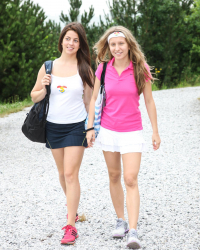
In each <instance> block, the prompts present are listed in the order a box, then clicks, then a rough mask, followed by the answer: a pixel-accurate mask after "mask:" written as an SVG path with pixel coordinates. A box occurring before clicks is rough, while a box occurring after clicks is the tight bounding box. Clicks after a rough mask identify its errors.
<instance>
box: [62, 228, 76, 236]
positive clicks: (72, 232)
mask: <svg viewBox="0 0 200 250" xmlns="http://www.w3.org/2000/svg"><path fill="white" fill-rule="evenodd" d="M62 230H65V232H64V237H65V235H73V236H76V232H75V230H73V228H72V226H71V225H67V226H65V227H63V228H62Z"/></svg>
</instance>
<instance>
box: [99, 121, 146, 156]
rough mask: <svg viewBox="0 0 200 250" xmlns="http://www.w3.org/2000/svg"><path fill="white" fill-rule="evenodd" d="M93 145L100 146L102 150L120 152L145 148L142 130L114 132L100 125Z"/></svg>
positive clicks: (124, 152) (142, 150)
mask: <svg viewBox="0 0 200 250" xmlns="http://www.w3.org/2000/svg"><path fill="white" fill-rule="evenodd" d="M95 146H97V147H100V148H101V149H102V150H103V151H110V152H120V154H126V153H132V152H144V151H146V148H147V145H146V142H145V140H144V137H143V130H138V131H132V132H116V131H112V130H109V129H106V128H103V127H101V126H100V131H99V135H98V136H97V138H96V140H95Z"/></svg>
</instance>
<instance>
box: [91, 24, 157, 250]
mask: <svg viewBox="0 0 200 250" xmlns="http://www.w3.org/2000/svg"><path fill="white" fill-rule="evenodd" d="M94 49H95V51H96V53H97V62H98V63H100V64H99V66H98V68H97V71H96V73H95V75H96V80H95V86H94V92H93V96H92V99H91V102H90V108H89V121H88V129H89V130H88V131H87V136H86V137H87V143H88V146H89V147H92V146H93V143H94V141H95V133H94V130H93V129H92V128H93V122H94V113H95V101H96V99H97V97H98V93H99V89H100V79H101V73H102V70H103V64H104V63H107V67H106V73H105V81H104V82H105V92H106V106H105V107H104V108H103V112H102V117H101V127H100V132H99V135H98V137H97V140H96V144H97V146H99V147H100V148H101V149H102V150H103V154H104V157H105V161H106V164H107V168H108V174H109V179H110V194H111V198H112V202H113V205H114V208H115V211H116V214H117V217H118V219H117V224H116V228H115V230H114V231H113V233H112V236H113V237H114V238H121V237H124V236H125V235H126V233H128V237H127V246H128V247H129V248H132V249H137V248H140V247H141V243H140V241H139V239H138V235H137V231H136V228H137V221H138V217H139V207H140V196H139V190H138V173H139V169H140V162H141V155H142V152H144V151H145V145H146V143H145V141H144V138H143V127H142V119H141V113H140V110H139V98H140V94H141V93H143V95H144V99H145V104H146V108H147V112H148V115H149V118H150V121H151V125H152V130H153V135H152V144H153V149H154V150H157V149H158V148H159V146H160V142H161V140H160V137H159V133H158V126H157V114H156V107H155V103H154V100H153V97H152V90H151V81H153V80H154V79H153V77H152V75H151V73H150V68H149V66H148V64H147V63H146V60H145V56H144V54H143V53H142V51H141V48H140V46H139V44H138V43H137V41H136V39H135V38H134V37H133V35H132V33H131V32H130V31H129V30H128V29H126V28H125V27H123V26H114V27H111V28H110V29H108V30H107V31H106V32H105V34H104V35H103V36H102V37H101V38H100V40H99V41H98V42H97V43H96V44H95V46H94ZM121 157H122V161H123V172H124V182H125V186H126V191H127V197H126V205H127V211H128V219H129V227H128V223H127V222H126V221H125V218H124V193H123V189H122V185H121Z"/></svg>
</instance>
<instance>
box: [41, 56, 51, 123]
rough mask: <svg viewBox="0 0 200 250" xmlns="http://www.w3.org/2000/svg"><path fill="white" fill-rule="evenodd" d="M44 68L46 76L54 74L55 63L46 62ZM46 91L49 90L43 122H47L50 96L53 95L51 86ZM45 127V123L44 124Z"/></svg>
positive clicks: (47, 86)
mask: <svg viewBox="0 0 200 250" xmlns="http://www.w3.org/2000/svg"><path fill="white" fill-rule="evenodd" d="M44 66H45V71H46V74H49V75H50V74H51V72H52V67H53V61H46V62H44ZM46 89H47V94H46V96H45V104H44V107H46V108H44V113H43V120H44V121H45V120H46V118H47V114H48V112H49V96H50V93H51V84H49V85H46ZM43 125H44V126H45V122H43Z"/></svg>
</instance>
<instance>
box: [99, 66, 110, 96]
mask: <svg viewBox="0 0 200 250" xmlns="http://www.w3.org/2000/svg"><path fill="white" fill-rule="evenodd" d="M107 64H108V63H107V62H105V63H104V64H103V71H102V73H101V90H100V93H101V94H102V91H103V87H104V85H105V83H104V80H105V74H106V67H107Z"/></svg>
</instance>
